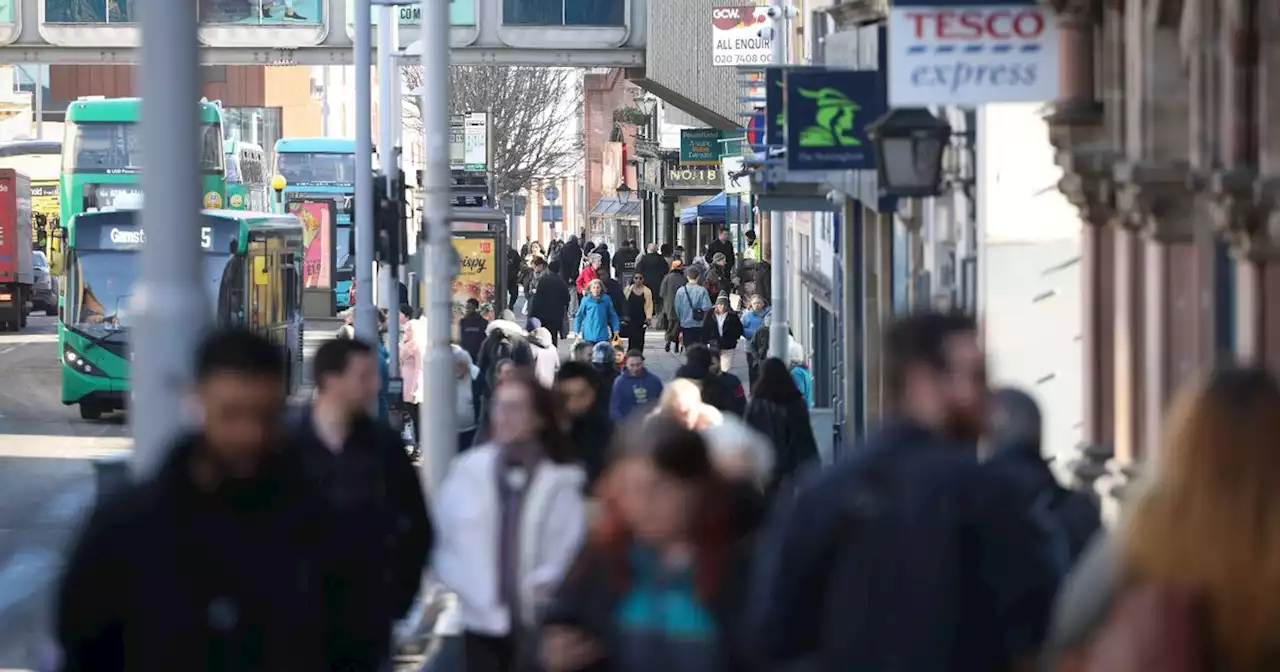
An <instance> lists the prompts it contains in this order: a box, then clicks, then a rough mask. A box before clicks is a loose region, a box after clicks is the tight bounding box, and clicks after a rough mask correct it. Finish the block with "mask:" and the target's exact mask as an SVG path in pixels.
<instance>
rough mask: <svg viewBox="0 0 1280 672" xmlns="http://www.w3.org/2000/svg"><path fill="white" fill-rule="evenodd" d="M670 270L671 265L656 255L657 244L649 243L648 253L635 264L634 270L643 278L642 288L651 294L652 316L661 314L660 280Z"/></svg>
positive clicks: (664, 258) (659, 255)
mask: <svg viewBox="0 0 1280 672" xmlns="http://www.w3.org/2000/svg"><path fill="white" fill-rule="evenodd" d="M670 269H671V265H670V264H669V263H667V259H666V257H663V256H662V255H661V254H659V253H658V245H657V243H649V251H648V252H645V253H644V256H642V257H640V260H639V261H637V262H636V270H637V271H639V273H640V275H641V276H643V277H644V286H645V287H648V288H649V291H650V292H651V293H652V294H653V303H654V306H653V314H654V315H657V314H658V313H661V312H662V296H661V292H660V291H659V290H660V289H661V288H662V279H663V278H664V277H666V275H667V271H668V270H670Z"/></svg>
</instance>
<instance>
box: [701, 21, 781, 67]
mask: <svg viewBox="0 0 1280 672" xmlns="http://www.w3.org/2000/svg"><path fill="white" fill-rule="evenodd" d="M768 11H769V8H768V7H724V6H718V7H712V8H711V37H712V39H714V40H715V46H714V47H713V48H712V50H711V58H712V64H714V65H759V66H764V65H768V64H769V61H770V60H772V58H773V46H772V45H771V44H770V42H769V40H766V39H764V38H763V37H760V34H759V33H760V29H761V28H764V27H765V26H767V25H769V23H768V22H769V17H768V16H767V15H766V12H768Z"/></svg>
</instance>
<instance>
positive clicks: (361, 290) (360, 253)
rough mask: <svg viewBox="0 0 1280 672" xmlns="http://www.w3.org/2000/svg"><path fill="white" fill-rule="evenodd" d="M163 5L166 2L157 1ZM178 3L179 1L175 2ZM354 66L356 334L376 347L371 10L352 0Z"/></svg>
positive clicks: (366, 3)
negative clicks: (353, 6)
mask: <svg viewBox="0 0 1280 672" xmlns="http://www.w3.org/2000/svg"><path fill="white" fill-rule="evenodd" d="M158 4H167V3H163V2H162V3H158ZM179 4H180V3H179ZM355 13H356V16H355V22H354V23H355V40H354V41H355V47H354V49H355V52H356V53H355V57H354V59H353V60H354V61H355V68H356V211H355V217H354V219H355V227H356V305H355V309H356V337H357V338H359V339H360V340H362V341H365V342H366V343H369V344H371V345H374V346H376V345H377V343H378V311H377V308H376V307H375V306H374V303H373V295H374V293H375V292H374V279H373V259H374V254H373V252H374V236H373V170H372V169H371V168H372V166H373V81H372V77H373V44H372V43H373V9H372V6H371V4H370V0H356V2H355Z"/></svg>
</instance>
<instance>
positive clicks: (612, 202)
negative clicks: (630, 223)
mask: <svg viewBox="0 0 1280 672" xmlns="http://www.w3.org/2000/svg"><path fill="white" fill-rule="evenodd" d="M591 218H592V219H640V202H639V201H635V200H630V201H627V202H625V203H623V202H622V201H621V200H619V199H618V197H617V196H601V197H600V200H598V201H596V204H595V206H594V207H592V208H591Z"/></svg>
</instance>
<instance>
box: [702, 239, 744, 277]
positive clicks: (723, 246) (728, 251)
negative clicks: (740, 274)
mask: <svg viewBox="0 0 1280 672" xmlns="http://www.w3.org/2000/svg"><path fill="white" fill-rule="evenodd" d="M717 252H720V253H722V254H724V265H725V268H727V269H729V270H733V263H734V261H736V260H737V255H735V254H734V252H733V243H729V242H722V241H721V240H720V239H719V238H717V239H715V240H713V241H711V243H710V244H709V245H707V253H706V254H705V255H703V258H704V259H706V260H707V263H708V264H710V263H712V262H713V260H714V259H715V256H716V253H717Z"/></svg>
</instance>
